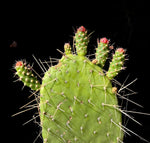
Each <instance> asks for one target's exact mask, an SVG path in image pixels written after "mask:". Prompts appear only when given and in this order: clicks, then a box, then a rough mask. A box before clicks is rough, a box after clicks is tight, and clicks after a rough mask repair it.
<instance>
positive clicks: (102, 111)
mask: <svg viewBox="0 0 150 143" xmlns="http://www.w3.org/2000/svg"><path fill="white" fill-rule="evenodd" d="M74 41H75V48H76V54H75V53H73V52H72V51H71V45H70V44H69V43H66V44H65V45H64V53H63V56H62V58H61V59H60V60H59V63H58V64H57V65H55V66H51V67H50V68H49V69H48V70H47V71H46V72H45V75H44V77H43V78H42V84H40V82H39V81H38V80H37V78H36V77H35V76H34V74H33V72H32V67H31V66H30V65H27V64H26V62H24V61H18V62H17V63H16V64H15V69H16V71H17V72H16V75H18V77H19V80H21V81H22V82H23V83H24V85H25V86H28V87H30V88H31V89H32V90H35V91H36V92H38V91H39V92H40V97H39V98H40V103H39V105H38V108H39V115H40V125H41V127H42V137H43V142H44V143H59V142H60V143H61V142H64V143H76V142H77V143H108V142H109V143H119V142H123V137H124V133H127V134H129V133H128V132H130V130H127V129H125V127H124V126H122V110H121V109H120V106H119V105H118V100H117V96H116V95H117V88H116V87H113V86H112V83H111V81H112V80H113V79H114V77H115V76H116V75H118V73H119V72H120V71H121V70H122V69H124V67H123V65H124V61H125V50H124V49H123V48H118V49H117V50H116V51H115V53H114V55H113V58H112V62H110V66H109V69H108V71H107V72H104V70H103V69H102V68H103V66H104V65H105V62H106V60H107V58H108V52H109V49H108V47H109V40H108V39H107V38H101V39H100V42H99V41H98V47H97V49H96V54H95V59H94V60H93V61H91V60H90V59H88V58H87V57H86V56H85V55H86V54H87V46H88V42H89V36H88V34H87V30H86V29H85V27H83V26H81V27H79V28H78V29H77V32H76V33H75V37H74ZM127 116H128V117H129V118H130V116H129V115H127ZM131 119H132V118H131ZM127 131H128V132H127Z"/></svg>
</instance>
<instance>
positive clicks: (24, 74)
mask: <svg viewBox="0 0 150 143" xmlns="http://www.w3.org/2000/svg"><path fill="white" fill-rule="evenodd" d="M15 69H16V75H18V76H19V80H21V81H22V82H23V83H24V85H25V86H28V87H30V88H31V89H32V90H39V88H40V83H39V81H38V80H37V78H36V77H35V76H34V75H33V73H32V68H31V66H30V65H28V66H27V65H26V63H23V61H18V62H16V65H15Z"/></svg>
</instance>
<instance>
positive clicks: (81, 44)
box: [75, 26, 89, 56]
mask: <svg viewBox="0 0 150 143" xmlns="http://www.w3.org/2000/svg"><path fill="white" fill-rule="evenodd" d="M88 42H89V39H88V35H87V30H86V29H85V27H83V26H81V27H79V28H78V29H77V32H76V33H75V46H76V50H77V53H78V55H80V56H85V55H86V53H87V46H88Z"/></svg>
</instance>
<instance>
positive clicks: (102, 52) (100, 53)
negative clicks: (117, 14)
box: [96, 38, 109, 67]
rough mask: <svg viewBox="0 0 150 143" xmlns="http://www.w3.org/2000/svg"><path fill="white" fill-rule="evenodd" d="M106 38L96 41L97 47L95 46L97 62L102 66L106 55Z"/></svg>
mask: <svg viewBox="0 0 150 143" xmlns="http://www.w3.org/2000/svg"><path fill="white" fill-rule="evenodd" d="M108 43H109V41H108V39H107V38H101V39H100V42H99V41H98V48H96V59H97V63H96V64H98V65H99V66H100V67H103V66H104V64H105V62H106V60H107V57H108V52H109V50H108Z"/></svg>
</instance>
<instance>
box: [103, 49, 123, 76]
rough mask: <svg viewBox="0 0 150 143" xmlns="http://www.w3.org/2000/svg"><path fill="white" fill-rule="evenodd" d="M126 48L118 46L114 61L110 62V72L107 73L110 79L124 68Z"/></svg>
mask: <svg viewBox="0 0 150 143" xmlns="http://www.w3.org/2000/svg"><path fill="white" fill-rule="evenodd" d="M124 53H125V50H124V49H123V48H118V49H117V50H116V51H115V54H114V55H113V59H112V62H111V63H110V66H109V69H108V72H107V73H106V75H107V77H108V78H109V79H113V78H114V77H115V76H116V75H118V73H119V72H120V71H121V70H122V69H123V64H124V61H125V54H124Z"/></svg>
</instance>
